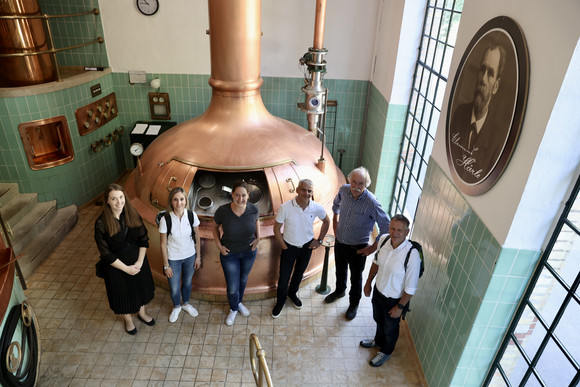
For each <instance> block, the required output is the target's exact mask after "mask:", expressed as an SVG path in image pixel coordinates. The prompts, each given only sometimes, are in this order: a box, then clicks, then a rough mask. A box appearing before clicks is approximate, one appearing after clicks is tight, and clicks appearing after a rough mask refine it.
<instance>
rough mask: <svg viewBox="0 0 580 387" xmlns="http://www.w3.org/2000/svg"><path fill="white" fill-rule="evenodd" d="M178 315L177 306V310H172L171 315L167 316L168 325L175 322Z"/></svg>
mask: <svg viewBox="0 0 580 387" xmlns="http://www.w3.org/2000/svg"><path fill="white" fill-rule="evenodd" d="M179 313H181V306H178V307H177V308H173V310H172V311H171V314H170V315H169V322H170V323H174V322H176V321H177V319H178V318H179Z"/></svg>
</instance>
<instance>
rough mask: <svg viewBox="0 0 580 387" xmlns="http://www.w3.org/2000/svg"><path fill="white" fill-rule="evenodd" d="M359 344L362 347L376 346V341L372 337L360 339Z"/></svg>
mask: <svg viewBox="0 0 580 387" xmlns="http://www.w3.org/2000/svg"><path fill="white" fill-rule="evenodd" d="M360 346H361V347H363V348H374V347H377V343H375V341H374V340H373V339H368V340H361V342H360Z"/></svg>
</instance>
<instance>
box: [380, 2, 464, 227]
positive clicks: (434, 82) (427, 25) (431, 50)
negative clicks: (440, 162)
mask: <svg viewBox="0 0 580 387" xmlns="http://www.w3.org/2000/svg"><path fill="white" fill-rule="evenodd" d="M462 10H463V0H457V1H456V0H429V1H428V2H427V8H426V11H425V20H424V23H423V33H422V36H421V44H420V46H419V57H418V58H417V63H416V65H415V74H414V76H413V85H412V89H411V96H410V99H409V110H408V113H407V118H406V122H405V133H404V135H403V140H402V144H401V153H400V156H399V163H398V166H397V174H396V177H395V185H394V189H393V199H392V202H391V208H390V213H391V215H394V214H397V213H402V214H405V216H407V217H408V218H409V219H413V218H414V217H415V211H416V210H417V203H418V201H419V197H420V195H421V190H422V189H423V181H424V180H425V172H426V171H427V163H428V162H429V156H430V155H431V151H432V150H433V139H434V138H435V132H436V131H437V124H438V122H439V116H440V115H441V105H442V104H443V95H444V93H445V87H446V85H447V77H448V75H449V67H450V65H451V57H452V56H453V48H454V47H455V39H456V37H457V29H458V27H459V21H460V19H461V11H462Z"/></svg>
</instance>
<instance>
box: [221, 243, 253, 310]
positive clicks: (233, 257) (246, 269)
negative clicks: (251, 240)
mask: <svg viewBox="0 0 580 387" xmlns="http://www.w3.org/2000/svg"><path fill="white" fill-rule="evenodd" d="M257 252H258V250H257V249H256V250H248V251H244V252H242V253H229V254H228V255H222V254H220V261H221V263H222V268H223V270H224V275H225V277H226V285H227V292H228V301H229V303H230V309H231V310H234V311H236V310H238V304H239V303H240V302H242V298H244V291H245V290H246V284H247V283H248V274H250V270H251V269H252V266H253V265H254V261H255V259H256V253H257Z"/></svg>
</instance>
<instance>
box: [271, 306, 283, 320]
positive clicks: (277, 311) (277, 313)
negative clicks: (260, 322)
mask: <svg viewBox="0 0 580 387" xmlns="http://www.w3.org/2000/svg"><path fill="white" fill-rule="evenodd" d="M283 308H284V304H276V305H274V309H272V318H278V317H279V316H280V313H281V312H282V309H283Z"/></svg>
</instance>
